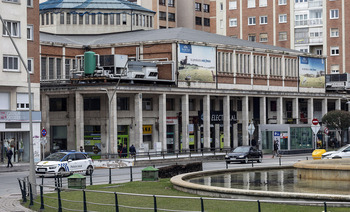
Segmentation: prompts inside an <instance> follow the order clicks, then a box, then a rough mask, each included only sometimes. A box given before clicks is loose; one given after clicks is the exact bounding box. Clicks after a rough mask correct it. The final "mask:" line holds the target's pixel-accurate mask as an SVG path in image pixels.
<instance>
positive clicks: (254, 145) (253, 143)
mask: <svg viewBox="0 0 350 212" xmlns="http://www.w3.org/2000/svg"><path fill="white" fill-rule="evenodd" d="M252 146H253V147H256V141H255V139H252Z"/></svg>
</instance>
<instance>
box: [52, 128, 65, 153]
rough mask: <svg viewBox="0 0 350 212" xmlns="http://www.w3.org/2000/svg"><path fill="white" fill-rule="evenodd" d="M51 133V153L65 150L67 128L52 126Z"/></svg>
mask: <svg viewBox="0 0 350 212" xmlns="http://www.w3.org/2000/svg"><path fill="white" fill-rule="evenodd" d="M51 132H52V134H51V136H52V140H51V142H52V143H51V145H50V147H51V152H57V151H60V150H67V126H52V127H51Z"/></svg>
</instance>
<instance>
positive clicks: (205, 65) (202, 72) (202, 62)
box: [178, 44, 216, 82]
mask: <svg viewBox="0 0 350 212" xmlns="http://www.w3.org/2000/svg"><path fill="white" fill-rule="evenodd" d="M178 61H179V62H178V67H179V76H178V79H179V80H191V81H199V82H215V74H216V50H215V48H214V47H208V46H195V45H191V44H179V45H178Z"/></svg>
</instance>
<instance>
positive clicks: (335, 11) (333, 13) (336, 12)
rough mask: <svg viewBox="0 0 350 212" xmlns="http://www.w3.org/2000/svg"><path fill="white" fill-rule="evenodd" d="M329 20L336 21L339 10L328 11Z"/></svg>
mask: <svg viewBox="0 0 350 212" xmlns="http://www.w3.org/2000/svg"><path fill="white" fill-rule="evenodd" d="M329 12H330V18H331V19H338V18H339V10H338V9H336V10H330V11H329Z"/></svg>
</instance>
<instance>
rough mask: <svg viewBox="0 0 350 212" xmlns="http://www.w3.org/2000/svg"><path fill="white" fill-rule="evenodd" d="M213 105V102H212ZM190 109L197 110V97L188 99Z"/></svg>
mask: <svg viewBox="0 0 350 212" xmlns="http://www.w3.org/2000/svg"><path fill="white" fill-rule="evenodd" d="M210 105H212V104H210ZM188 110H189V111H195V110H196V99H189V100H188Z"/></svg>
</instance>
